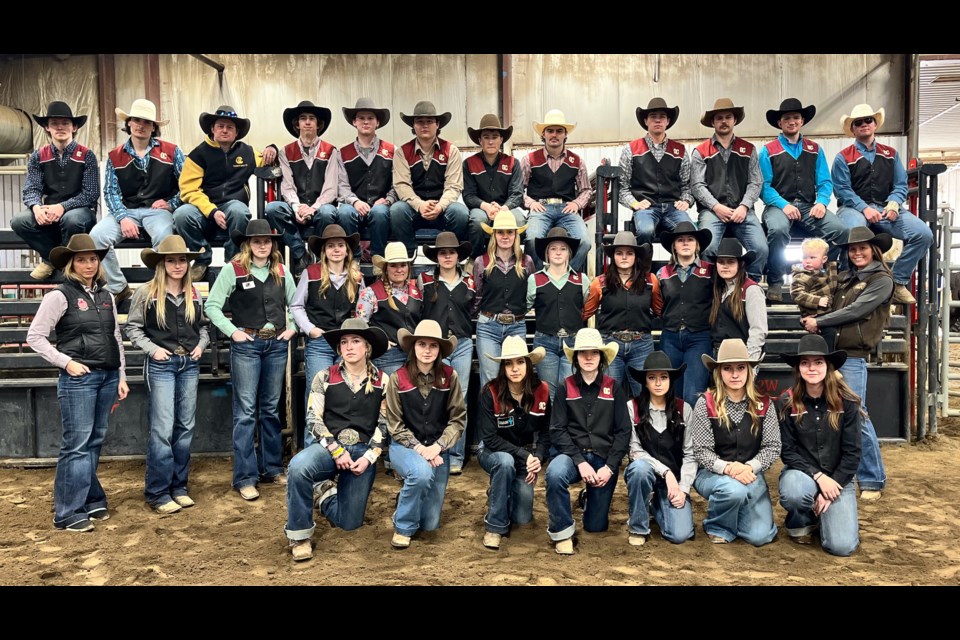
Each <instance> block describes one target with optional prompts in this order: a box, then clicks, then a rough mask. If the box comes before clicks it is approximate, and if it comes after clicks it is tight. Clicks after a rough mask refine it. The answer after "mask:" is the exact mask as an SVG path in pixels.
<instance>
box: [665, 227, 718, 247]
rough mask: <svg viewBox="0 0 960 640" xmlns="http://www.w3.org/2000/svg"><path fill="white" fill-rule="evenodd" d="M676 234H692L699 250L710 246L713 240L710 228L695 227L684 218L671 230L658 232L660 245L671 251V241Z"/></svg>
mask: <svg viewBox="0 0 960 640" xmlns="http://www.w3.org/2000/svg"><path fill="white" fill-rule="evenodd" d="M678 236H693V237H694V238H696V239H697V242H698V243H699V244H700V250H701V251H703V250H704V249H706V248H707V247H708V246H710V241H711V240H713V233H712V232H711V231H710V229H706V228H704V229H697V227H696V226H694V224H693V223H692V222H687V221H686V220H684V221H683V222H681V223H680V224H678V225H677V226H675V227H674V228H673V231H664V232H663V233H661V234H660V246H662V247H663V248H664V249H666V250H667V251H669V252H670V253H673V243H674V241H675V240H676V239H677V237H678Z"/></svg>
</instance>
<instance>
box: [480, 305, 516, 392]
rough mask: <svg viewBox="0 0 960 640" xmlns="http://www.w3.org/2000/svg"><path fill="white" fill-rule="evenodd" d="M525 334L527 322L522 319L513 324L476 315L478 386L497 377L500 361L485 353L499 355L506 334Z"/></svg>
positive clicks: (481, 386)
mask: <svg viewBox="0 0 960 640" xmlns="http://www.w3.org/2000/svg"><path fill="white" fill-rule="evenodd" d="M526 335H527V323H526V322H525V321H523V320H521V321H520V322H514V323H513V324H500V323H499V322H497V321H496V320H493V319H491V318H488V317H486V316H484V315H480V316H477V361H478V362H479V363H480V388H481V389H482V388H483V385H485V384H487V383H488V382H490V381H491V380H493V379H494V378H496V377H497V372H499V371H500V363H499V362H497V361H496V360H491V359H490V358H488V357H487V355H491V356H496V357H498V358H499V357H500V353H501V348H502V347H503V341H504V340H506V339H507V337H508V336H520V337H521V338H523V337H525V336H526Z"/></svg>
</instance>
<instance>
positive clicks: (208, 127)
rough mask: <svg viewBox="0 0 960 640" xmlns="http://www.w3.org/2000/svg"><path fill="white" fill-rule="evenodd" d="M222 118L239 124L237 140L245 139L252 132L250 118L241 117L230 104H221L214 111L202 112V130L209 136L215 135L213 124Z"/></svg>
mask: <svg viewBox="0 0 960 640" xmlns="http://www.w3.org/2000/svg"><path fill="white" fill-rule="evenodd" d="M221 118H224V119H226V120H230V121H232V122H233V123H234V124H235V125H237V140H241V139H243V137H244V136H246V135H247V134H248V133H250V120H249V118H241V117H240V116H238V115H237V110H236V109H234V108H233V107H231V106H230V105H228V104H222V105H220V106H219V107H217V110H216V111H214V112H213V113H207V112H206V111H204V112H203V113H201V114H200V130H201V131H203V132H204V133H205V134H207V135H208V136H211V137H213V125H214V123H215V122H216V121H217V120H219V119H221Z"/></svg>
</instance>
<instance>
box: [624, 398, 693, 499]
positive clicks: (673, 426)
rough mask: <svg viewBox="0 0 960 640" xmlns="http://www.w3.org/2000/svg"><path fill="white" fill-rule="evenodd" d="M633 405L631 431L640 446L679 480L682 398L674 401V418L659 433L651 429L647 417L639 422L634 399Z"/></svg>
mask: <svg viewBox="0 0 960 640" xmlns="http://www.w3.org/2000/svg"><path fill="white" fill-rule="evenodd" d="M630 402H631V403H633V429H634V431H636V433H637V437H638V438H640V446H642V447H643V449H644V450H645V451H646V452H647V453H649V454H650V455H651V456H653V457H654V458H656V459H657V460H659V461H660V462H662V463H663V464H665V465H666V466H667V467H669V469H670V471H673V476H674V477H675V478H676V479H677V480H679V479H680V467H682V466H683V435H684V431H685V430H686V428H687V427H686V424H684V422H683V398H676V399H675V400H674V402H675V406H676V416H675V417H674V419H672V420H670V419H668V421H667V428H666V429H664V430H663V432H662V433H661V432H659V431H657V430H656V429H654V428H653V424H652V422H651V421H650V419H649V417H647V419H645V420H641V418H642V417H643V416H641V415H640V407H639V403H638V402H637V401H636V399H635V398H634V399H631V400H630Z"/></svg>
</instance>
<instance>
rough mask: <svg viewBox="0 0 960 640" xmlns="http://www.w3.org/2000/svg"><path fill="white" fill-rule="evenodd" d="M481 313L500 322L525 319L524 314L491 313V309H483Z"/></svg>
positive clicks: (512, 322)
mask: <svg viewBox="0 0 960 640" xmlns="http://www.w3.org/2000/svg"><path fill="white" fill-rule="evenodd" d="M480 315H483V316H486V317H488V318H491V319H493V320H495V321H497V322H499V323H500V324H514V323H517V322H522V321H523V316H517V315H516V314H514V313H490V312H489V311H481V312H480Z"/></svg>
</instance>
